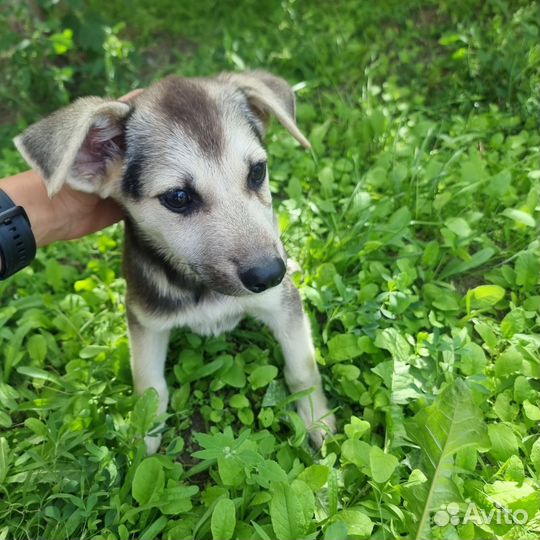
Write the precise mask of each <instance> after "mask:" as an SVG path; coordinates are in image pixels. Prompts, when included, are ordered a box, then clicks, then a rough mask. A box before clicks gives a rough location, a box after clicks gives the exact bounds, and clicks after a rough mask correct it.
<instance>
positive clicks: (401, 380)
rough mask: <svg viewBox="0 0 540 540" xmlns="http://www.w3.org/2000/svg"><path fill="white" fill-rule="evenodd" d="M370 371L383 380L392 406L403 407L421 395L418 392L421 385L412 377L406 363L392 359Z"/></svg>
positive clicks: (409, 367)
mask: <svg viewBox="0 0 540 540" xmlns="http://www.w3.org/2000/svg"><path fill="white" fill-rule="evenodd" d="M371 371H373V373H376V374H377V375H379V377H381V378H382V379H383V381H384V383H385V385H386V387H387V388H388V389H389V390H390V397H391V402H392V404H395V405H404V404H406V403H408V402H409V401H411V400H413V399H416V398H418V397H420V396H421V395H422V393H421V392H420V391H419V386H420V384H421V383H420V381H418V380H417V379H416V378H415V377H413V375H412V374H411V366H410V365H409V364H408V363H407V362H403V361H401V360H398V359H397V358H394V359H393V360H387V361H386V362H381V363H380V364H377V365H376V366H375V367H374V368H371Z"/></svg>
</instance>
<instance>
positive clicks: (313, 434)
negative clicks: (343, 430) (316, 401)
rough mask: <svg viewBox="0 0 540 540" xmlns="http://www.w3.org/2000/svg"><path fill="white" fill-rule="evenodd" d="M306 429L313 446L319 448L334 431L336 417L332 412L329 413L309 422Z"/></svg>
mask: <svg viewBox="0 0 540 540" xmlns="http://www.w3.org/2000/svg"><path fill="white" fill-rule="evenodd" d="M308 430H309V438H310V439H311V442H312V443H313V446H314V447H315V448H316V449H317V450H318V449H319V448H321V446H322V445H323V443H324V441H325V440H326V439H327V438H328V437H330V435H331V434H332V433H335V432H336V417H335V416H334V415H333V414H332V413H329V414H328V415H327V416H325V417H324V418H321V419H320V420H318V421H317V422H314V423H313V424H311V426H310V427H309V428H308Z"/></svg>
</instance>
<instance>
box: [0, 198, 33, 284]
mask: <svg viewBox="0 0 540 540" xmlns="http://www.w3.org/2000/svg"><path fill="white" fill-rule="evenodd" d="M35 255H36V241H35V238H34V234H33V233H32V227H31V225H30V220H29V219H28V216H27V215H26V212H25V211H24V208H22V207H21V206H17V205H16V204H15V203H14V202H13V201H12V200H11V198H10V197H9V196H8V195H7V193H5V192H4V191H2V190H1V189H0V258H1V259H2V266H1V270H0V279H5V278H8V277H9V276H12V275H13V274H15V273H16V272H18V271H19V270H22V269H23V268H24V267H25V266H28V265H29V264H30V263H31V262H32V260H33V259H34V257H35Z"/></svg>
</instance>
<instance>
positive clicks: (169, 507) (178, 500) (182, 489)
mask: <svg viewBox="0 0 540 540" xmlns="http://www.w3.org/2000/svg"><path fill="white" fill-rule="evenodd" d="M198 491H199V488H198V487H197V486H174V487H169V488H165V489H164V490H163V491H162V492H161V493H158V494H157V495H158V496H159V498H158V499H153V500H152V503H153V504H152V506H155V507H157V508H159V509H160V510H161V512H163V514H165V515H172V516H177V515H179V514H185V513H186V512H189V511H190V510H191V509H192V507H193V505H192V503H191V497H192V496H193V495H195V494H197V493H198Z"/></svg>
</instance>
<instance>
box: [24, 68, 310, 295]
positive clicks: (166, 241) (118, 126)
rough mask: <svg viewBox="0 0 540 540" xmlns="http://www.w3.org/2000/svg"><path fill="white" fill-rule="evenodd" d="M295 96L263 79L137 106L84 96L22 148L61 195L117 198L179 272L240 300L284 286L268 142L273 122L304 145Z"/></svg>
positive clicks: (219, 84)
mask: <svg viewBox="0 0 540 540" xmlns="http://www.w3.org/2000/svg"><path fill="white" fill-rule="evenodd" d="M294 109H295V102H294V94H293V92H292V90H291V88H290V86H289V85H288V84H287V83H286V82H285V81H284V80H282V79H280V78H278V77H275V76H273V75H270V74H268V73H265V72H257V71H255V72H248V73H242V74H222V75H220V76H218V77H216V78H213V79H184V78H179V77H169V78H167V79H164V80H162V81H160V82H158V83H156V84H155V85H153V86H151V87H149V88H148V89H146V90H144V91H143V92H142V93H140V94H138V95H137V96H135V97H134V98H132V99H130V100H129V103H125V102H121V101H113V100H105V99H101V98H94V97H92V98H83V99H80V100H78V101H76V102H75V103H73V104H72V105H70V106H69V107H67V108H65V109H62V110H60V111H57V112H56V113H54V114H52V115H51V116H49V117H48V118H45V119H44V120H42V121H40V122H38V123H37V124H34V125H32V126H30V127H29V128H28V129H27V130H26V131H25V132H24V133H23V134H22V135H20V136H19V137H17V138H16V139H15V144H16V145H17V148H18V149H19V150H20V151H21V153H22V154H23V156H24V157H25V158H26V160H27V161H28V162H29V163H30V165H32V166H33V167H34V168H35V169H37V170H38V171H39V172H40V173H41V175H42V176H43V178H44V179H45V183H46V185H47V189H48V191H49V194H50V195H51V196H54V194H55V193H57V192H58V191H59V190H60V189H61V187H62V186H63V185H64V184H65V183H67V184H69V185H71V186H72V187H73V188H75V189H78V190H81V191H86V192H91V193H96V194H98V195H100V196H101V197H113V198H114V199H116V200H117V201H119V202H120V203H121V204H122V205H123V206H124V208H125V209H126V211H127V213H128V214H129V218H130V220H131V222H132V223H133V224H134V226H135V227H136V228H137V230H138V232H139V233H140V234H142V235H143V236H144V238H145V240H146V241H147V242H151V244H152V245H153V246H154V248H156V249H157V250H158V251H159V253H160V255H161V256H163V257H164V258H166V259H167V260H168V262H169V263H170V264H172V265H176V266H177V267H178V268H181V269H184V268H185V267H186V266H187V267H189V268H190V269H191V271H192V272H193V273H194V274H195V275H196V276H197V277H198V278H199V279H200V281H201V282H202V283H203V284H204V285H206V286H207V287H209V288H210V289H213V290H217V291H219V292H222V293H224V294H230V295H241V294H250V293H257V292H261V291H263V290H265V289H267V288H270V287H273V286H275V285H277V284H278V283H279V282H281V280H282V278H283V276H284V274H285V261H284V259H285V253H284V250H283V246H282V244H281V242H280V239H279V231H278V227H277V224H276V222H275V218H274V214H273V211H272V206H271V203H272V200H271V195H270V189H269V185H268V170H267V164H266V162H267V157H266V152H265V149H264V146H263V143H262V141H263V138H264V134H265V130H266V126H267V122H268V119H269V117H270V116H271V115H273V116H275V117H276V118H277V119H278V120H279V121H280V122H281V124H282V125H283V126H284V127H285V128H286V129H287V130H288V131H289V132H290V133H291V135H293V137H295V138H296V139H297V140H298V141H299V142H300V143H301V144H302V145H303V146H305V147H306V148H309V143H308V141H307V140H306V139H305V137H304V136H303V135H302V134H301V132H300V131H299V130H298V128H297V127H296V124H295V113H294Z"/></svg>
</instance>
